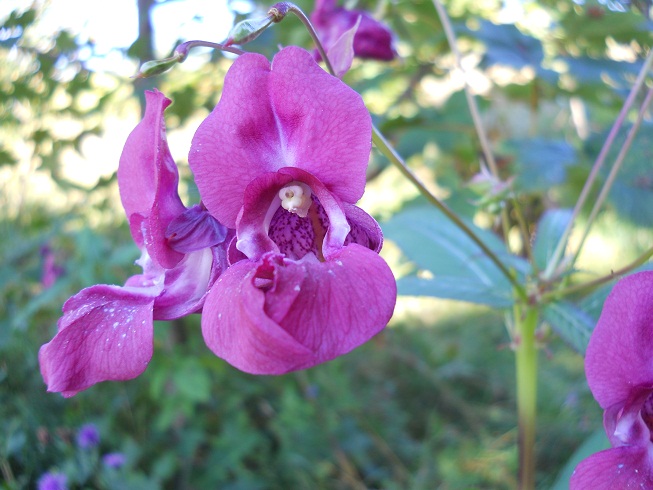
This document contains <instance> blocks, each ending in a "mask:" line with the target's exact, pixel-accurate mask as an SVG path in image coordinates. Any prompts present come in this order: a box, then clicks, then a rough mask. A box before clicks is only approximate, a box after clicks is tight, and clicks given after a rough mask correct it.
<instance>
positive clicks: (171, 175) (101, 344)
mask: <svg viewBox="0 0 653 490" xmlns="http://www.w3.org/2000/svg"><path fill="white" fill-rule="evenodd" d="M169 104H170V100H168V99H167V98H165V97H164V96H163V94H161V93H160V92H156V91H155V92H148V93H147V108H146V112H145V116H144V118H143V120H142V121H141V123H140V124H139V125H138V126H137V127H136V128H135V129H134V131H133V132H132V133H131V135H130V136H129V138H128V140H127V143H126V144H125V148H124V150H123V153H122V156H121V158H120V166H119V168H118V185H119V188H120V197H121V199H122V203H123V206H124V208H125V212H126V214H127V218H128V219H129V225H130V229H131V232H132V237H133V239H134V241H135V242H136V245H138V247H139V248H140V249H141V253H142V255H141V258H140V259H139V260H138V261H137V263H138V264H139V265H140V266H141V267H142V268H143V273H142V274H139V275H136V276H132V277H130V278H129V279H128V280H127V282H126V283H125V285H124V286H122V287H120V286H111V285H105V284H99V285H95V286H91V287H89V288H86V289H83V290H82V291H80V292H79V293H77V294H76V295H75V296H73V297H72V298H70V299H69V300H68V301H66V303H65V304H64V306H63V317H61V318H60V319H59V322H58V332H57V334H56V335H55V337H54V338H53V339H52V340H51V341H50V342H49V343H47V344H45V345H43V346H42V347H41V349H40V351H39V363H40V366H41V374H42V375H43V379H44V380H45V382H46V384H47V385H48V391H53V392H61V393H62V394H63V395H64V396H66V397H68V396H73V395H75V394H76V393H78V392H79V391H82V390H85V389H86V388H88V387H90V386H92V385H93V384H95V383H98V382H100V381H106V380H127V379H131V378H134V377H136V376H138V375H139V374H141V373H142V372H143V371H144V370H145V368H146V367H147V364H148V363H149V361H150V358H151V356H152V335H153V321H154V320H169V319H174V318H179V317H182V316H184V315H187V314H190V313H193V312H196V311H199V310H201V308H202V305H203V303H204V298H205V296H206V293H207V291H208V289H209V288H210V286H211V285H212V284H213V282H214V281H215V279H216V278H217V276H218V275H219V274H220V273H221V272H222V270H223V269H224V268H225V267H226V249H225V247H224V245H221V244H223V242H224V241H225V237H226V235H227V230H226V228H225V227H223V226H222V225H221V224H219V223H217V222H216V221H215V219H214V218H212V217H211V216H210V215H209V214H208V213H207V212H206V211H205V210H203V208H201V207H199V206H194V207H192V208H190V209H186V207H185V206H184V205H183V204H182V202H181V200H180V199H179V195H178V194H177V185H178V181H179V177H178V173H177V167H176V165H175V162H174V160H173V159H172V156H171V155H170V151H169V149H168V144H167V141H166V136H165V124H164V120H163V112H164V110H165V108H166V107H167V106H168V105H169Z"/></svg>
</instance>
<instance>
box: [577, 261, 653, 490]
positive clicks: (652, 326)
mask: <svg viewBox="0 0 653 490" xmlns="http://www.w3.org/2000/svg"><path fill="white" fill-rule="evenodd" d="M652 360H653V272H640V273H637V274H633V275H631V276H628V277H625V278H623V279H622V280H620V281H619V282H618V283H617V284H616V285H615V287H614V289H613V290H612V293H610V296H608V298H607V300H606V302H605V305H604V306H603V311H602V313H601V317H600V318H599V322H598V324H597V326H596V329H595V330H594V333H593V334H592V338H591V339H590V342H589V345H588V348H587V354H586V358H585V372H586V375H587V381H588V384H589V386H590V389H591V390H592V394H593V395H594V398H595V399H596V401H597V402H598V403H599V405H601V407H602V408H603V409H604V410H605V412H604V415H603V424H604V427H605V431H606V433H607V435H608V438H609V439H610V443H611V444H612V448H611V449H607V450H605V451H601V452H598V453H596V454H594V455H592V456H590V457H589V458H587V459H585V460H584V461H582V462H581V463H580V464H579V465H578V466H577V467H576V470H575V471H574V474H573V476H572V478H571V484H570V487H571V489H572V490H585V489H590V488H591V489H593V490H609V489H615V488H653V361H652Z"/></svg>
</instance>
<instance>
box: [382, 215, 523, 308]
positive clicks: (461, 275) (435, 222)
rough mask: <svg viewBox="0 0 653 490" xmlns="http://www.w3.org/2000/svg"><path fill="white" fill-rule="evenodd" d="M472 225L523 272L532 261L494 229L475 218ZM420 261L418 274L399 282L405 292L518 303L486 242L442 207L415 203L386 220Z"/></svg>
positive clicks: (391, 235)
mask: <svg viewBox="0 0 653 490" xmlns="http://www.w3.org/2000/svg"><path fill="white" fill-rule="evenodd" d="M467 225H468V226H469V227H470V228H471V229H472V230H474V232H475V233H476V234H477V235H478V236H479V238H480V239H481V240H483V242H484V243H485V244H486V245H487V246H488V248H489V249H490V250H492V251H493V252H494V253H495V254H496V255H497V256H498V257H499V258H500V260H502V261H503V263H504V264H505V265H506V267H507V268H508V269H513V270H514V271H515V272H516V273H517V275H518V276H522V275H523V274H525V273H526V272H527V271H528V269H529V267H528V264H527V263H526V261H524V260H523V259H521V258H519V257H516V256H514V255H511V254H509V253H508V252H507V251H506V248H505V246H504V245H503V243H502V242H501V241H500V240H499V239H498V238H497V237H496V236H495V235H493V234H492V233H490V232H488V231H486V230H482V229H480V228H478V227H476V226H474V225H473V224H472V223H467ZM382 227H383V230H384V233H385V235H386V237H387V238H388V239H390V240H392V241H394V242H395V243H396V244H397V245H398V246H399V248H401V250H402V252H403V253H404V254H405V256H406V257H407V258H408V259H409V260H410V261H411V262H413V263H414V264H415V265H416V267H417V274H413V275H410V276H407V277H404V278H402V279H400V280H399V281H398V282H397V285H398V288H399V293H400V294H404V295H410V296H435V297H438V298H447V299H455V300H460V301H468V302H471V303H479V304H486V305H490V306H494V307H497V308H504V307H508V306H510V305H511V304H512V303H513V292H512V286H511V284H510V282H509V281H508V279H507V278H506V277H505V276H504V275H503V274H502V272H501V271H500V270H499V268H498V267H497V266H496V265H495V264H494V263H493V262H492V261H491V260H490V259H488V258H487V256H486V255H485V254H484V253H483V251H482V250H481V248H480V247H479V246H478V245H477V244H476V243H475V242H473V241H472V240H471V239H470V238H469V237H468V236H467V235H466V234H465V233H464V232H462V231H461V230H460V229H459V228H457V227H456V226H455V225H454V224H453V223H451V222H450V221H449V220H448V219H447V218H445V217H444V216H443V215H442V214H441V213H439V212H437V211H435V210H434V209H432V208H427V207H420V208H415V209H409V210H406V211H403V212H401V213H399V214H397V215H395V216H394V217H393V218H392V219H391V220H390V221H388V222H387V223H385V224H384V225H383V226H382Z"/></svg>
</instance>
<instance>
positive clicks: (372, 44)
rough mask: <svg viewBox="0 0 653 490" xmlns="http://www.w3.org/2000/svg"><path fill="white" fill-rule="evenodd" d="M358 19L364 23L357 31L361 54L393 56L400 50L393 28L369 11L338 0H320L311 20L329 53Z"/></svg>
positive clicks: (357, 49)
mask: <svg viewBox="0 0 653 490" xmlns="http://www.w3.org/2000/svg"><path fill="white" fill-rule="evenodd" d="M358 21H360V25H359V26H358V29H357V30H356V34H355V35H354V54H355V55H356V56H357V57H359V58H368V59H375V60H381V61H391V60H393V59H394V58H395V56H396V55H397V53H396V51H395V49H394V46H393V39H392V37H393V36H392V31H390V29H389V28H388V27H387V26H386V25H385V24H383V23H381V22H379V21H378V20H375V19H374V18H373V17H372V16H371V15H370V14H369V13H368V12H365V11H364V10H347V9H345V8H342V7H338V6H337V0H317V1H316V2H315V10H313V13H312V14H311V22H312V23H313V25H314V26H315V29H316V31H317V33H318V35H319V37H320V41H322V44H323V45H324V49H325V50H326V51H327V53H328V52H329V50H330V48H331V47H332V46H334V45H335V44H336V43H337V42H338V40H339V39H340V37H341V36H343V34H345V33H346V32H347V31H348V30H349V29H351V28H353V27H354V26H355V25H356V22H358ZM329 59H331V55H330V54H329Z"/></svg>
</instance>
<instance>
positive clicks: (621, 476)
mask: <svg viewBox="0 0 653 490" xmlns="http://www.w3.org/2000/svg"><path fill="white" fill-rule="evenodd" d="M651 457H652V455H651V454H649V451H648V450H647V448H646V447H641V446H622V447H616V448H612V449H606V450H605V451H600V452H598V453H596V454H593V455H592V456H590V457H589V458H587V459H585V460H583V461H581V462H580V464H579V465H578V466H577V467H576V470H575V471H574V473H573V475H572V477H571V481H570V483H569V488H570V490H617V489H628V488H633V489H635V488H653V475H652V474H651Z"/></svg>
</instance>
